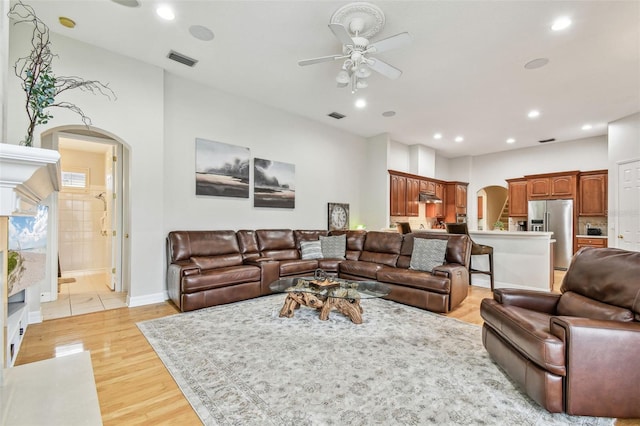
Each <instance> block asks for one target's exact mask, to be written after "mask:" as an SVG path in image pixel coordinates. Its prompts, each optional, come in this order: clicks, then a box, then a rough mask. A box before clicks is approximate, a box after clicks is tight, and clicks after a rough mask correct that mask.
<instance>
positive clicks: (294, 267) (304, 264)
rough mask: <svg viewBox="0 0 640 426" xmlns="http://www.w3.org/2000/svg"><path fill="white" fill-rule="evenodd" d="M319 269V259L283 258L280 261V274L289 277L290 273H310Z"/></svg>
mask: <svg viewBox="0 0 640 426" xmlns="http://www.w3.org/2000/svg"><path fill="white" fill-rule="evenodd" d="M316 269H318V261H317V260H315V259H309V260H302V259H293V260H281V261H280V276H281V277H287V276H290V275H300V274H310V275H313V272H314V271H315V270H316Z"/></svg>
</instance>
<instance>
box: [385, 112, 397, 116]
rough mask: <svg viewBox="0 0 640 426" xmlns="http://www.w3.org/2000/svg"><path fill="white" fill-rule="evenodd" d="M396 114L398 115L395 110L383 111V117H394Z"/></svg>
mask: <svg viewBox="0 0 640 426" xmlns="http://www.w3.org/2000/svg"><path fill="white" fill-rule="evenodd" d="M394 115H396V112H395V111H385V112H383V113H382V116H383V117H393V116H394Z"/></svg>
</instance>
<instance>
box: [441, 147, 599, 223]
mask: <svg viewBox="0 0 640 426" xmlns="http://www.w3.org/2000/svg"><path fill="white" fill-rule="evenodd" d="M466 158H470V157H466ZM451 162H452V163H457V164H458V165H459V166H460V167H459V168H458V169H457V170H452V173H451V174H453V176H450V179H451V180H460V181H463V182H469V188H468V192H467V195H468V207H467V218H468V220H469V227H470V228H471V229H475V226H476V222H477V217H478V216H477V203H475V202H473V201H474V200H475V199H476V194H477V192H478V190H480V189H482V188H484V187H486V186H491V185H498V186H502V187H505V188H506V187H507V183H506V182H505V179H511V178H517V177H521V176H524V175H532V174H538V173H553V172H562V171H571V170H582V171H587V170H599V169H606V168H607V138H606V136H598V137H592V138H586V139H579V140H575V141H569V142H559V143H553V144H546V145H540V146H536V147H531V148H523V149H516V150H511V151H502V152H497V153H494V154H487V155H480V156H476V157H472V158H470V160H469V161H468V162H467V163H466V164H464V158H460V159H454V160H451ZM467 167H468V169H467Z"/></svg>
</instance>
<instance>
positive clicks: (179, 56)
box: [167, 50, 198, 67]
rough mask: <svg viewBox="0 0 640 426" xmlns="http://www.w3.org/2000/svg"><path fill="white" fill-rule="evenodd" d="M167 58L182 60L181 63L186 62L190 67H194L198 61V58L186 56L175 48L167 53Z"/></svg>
mask: <svg viewBox="0 0 640 426" xmlns="http://www.w3.org/2000/svg"><path fill="white" fill-rule="evenodd" d="M167 58H169V59H171V60H172V61H176V62H180V63H181V64H184V65H186V66H188V67H192V66H194V65H195V64H197V63H198V61H197V60H195V59H191V58H190V57H188V56H185V55H183V54H182V53H178V52H175V51H173V50H172V51H170V52H169V54H168V55H167Z"/></svg>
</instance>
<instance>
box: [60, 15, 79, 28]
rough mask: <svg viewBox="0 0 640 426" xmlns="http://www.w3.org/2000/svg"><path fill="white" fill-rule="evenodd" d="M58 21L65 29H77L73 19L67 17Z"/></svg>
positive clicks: (62, 17)
mask: <svg viewBox="0 0 640 426" xmlns="http://www.w3.org/2000/svg"><path fill="white" fill-rule="evenodd" d="M58 21H59V22H60V25H62V26H63V27H67V28H75V26H76V23H75V21H74V20H73V19H71V18H67V17H66V16H61V17H59V18H58Z"/></svg>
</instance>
